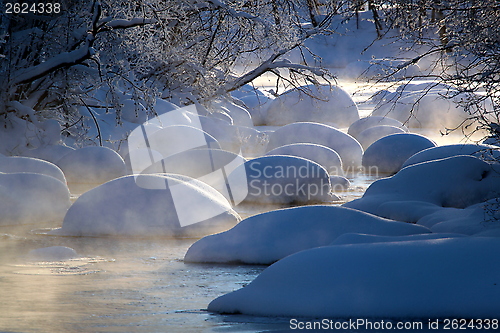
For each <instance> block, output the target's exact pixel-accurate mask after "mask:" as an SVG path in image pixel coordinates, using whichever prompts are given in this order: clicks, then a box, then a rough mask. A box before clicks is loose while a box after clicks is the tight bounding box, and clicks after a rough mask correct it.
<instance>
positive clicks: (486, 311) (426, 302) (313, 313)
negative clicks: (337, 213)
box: [208, 237, 500, 319]
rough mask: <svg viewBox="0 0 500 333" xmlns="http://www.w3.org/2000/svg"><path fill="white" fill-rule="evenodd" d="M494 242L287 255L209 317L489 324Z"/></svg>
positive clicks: (497, 278) (495, 291)
mask: <svg viewBox="0 0 500 333" xmlns="http://www.w3.org/2000/svg"><path fill="white" fill-rule="evenodd" d="M499 251H500V239H498V238H484V237H463V238H452V239H436V240H420V241H406V242H388V243H375V244H354V245H338V246H327V247H320V248H315V249H310V250H306V251H302V252H299V253H296V254H294V255H291V256H288V257H286V258H284V259H282V260H280V261H278V262H277V263H275V264H274V265H272V266H270V267H268V268H267V269H266V270H264V271H263V272H262V273H261V274H260V275H259V276H258V277H257V278H256V279H255V280H254V281H253V282H251V283H250V284H249V285H247V286H246V287H244V288H242V289H240V290H237V291H235V292H232V293H229V294H226V295H224V296H221V297H219V298H217V299H215V300H213V301H212V302H211V303H210V304H209V306H208V310H209V311H214V312H219V313H242V314H247V315H259V316H286V317H295V318H296V317H314V318H332V317H333V318H384V319H422V318H429V319H431V318H432V319H434V318H497V317H498V313H500V288H498V285H499V284H500V263H499V261H498V258H497V257H496V256H495V255H492V254H493V253H498V252H499Z"/></svg>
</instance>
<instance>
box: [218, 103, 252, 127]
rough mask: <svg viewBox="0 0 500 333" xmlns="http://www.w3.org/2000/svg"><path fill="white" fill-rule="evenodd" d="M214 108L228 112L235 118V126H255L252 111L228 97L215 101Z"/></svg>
mask: <svg viewBox="0 0 500 333" xmlns="http://www.w3.org/2000/svg"><path fill="white" fill-rule="evenodd" d="M212 108H213V109H216V110H221V111H223V112H224V113H227V114H228V115H229V116H230V117H231V118H232V119H233V125H235V126H246V127H252V126H253V121H252V117H251V115H250V113H249V112H248V111H247V110H246V109H245V108H243V107H241V106H239V105H236V104H235V103H232V102H230V101H228V100H226V99H223V100H218V101H215V102H213V103H212Z"/></svg>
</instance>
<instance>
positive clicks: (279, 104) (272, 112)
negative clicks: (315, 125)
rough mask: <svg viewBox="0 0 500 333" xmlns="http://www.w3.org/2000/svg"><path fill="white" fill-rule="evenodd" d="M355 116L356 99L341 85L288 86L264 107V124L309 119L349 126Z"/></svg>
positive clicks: (287, 122) (354, 119) (271, 124)
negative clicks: (265, 112)
mask: <svg viewBox="0 0 500 333" xmlns="http://www.w3.org/2000/svg"><path fill="white" fill-rule="evenodd" d="M358 119H359V114H358V107H357V106H356V103H354V101H353V100H352V98H351V96H349V94H348V93H347V92H345V91H344V90H343V89H342V88H340V87H337V86H328V85H322V86H315V85H308V86H303V87H299V88H294V89H291V90H288V91H286V92H284V93H283V94H281V95H280V96H279V97H277V98H275V99H274V100H273V101H272V102H271V104H270V105H269V107H268V109H267V118H266V124H267V125H270V126H281V125H287V124H291V123H295V122H300V121H307V122H309V121H310V122H319V123H329V124H334V125H335V126H338V127H349V125H351V124H352V123H353V122H355V121H356V120H358Z"/></svg>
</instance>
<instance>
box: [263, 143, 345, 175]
mask: <svg viewBox="0 0 500 333" xmlns="http://www.w3.org/2000/svg"><path fill="white" fill-rule="evenodd" d="M266 155H290V156H297V157H302V158H305V159H308V160H311V161H313V162H316V163H318V164H319V165H321V166H322V167H324V168H325V169H326V170H327V171H328V173H329V174H331V175H343V174H344V172H343V168H342V160H341V158H340V155H339V154H338V153H337V152H336V151H335V150H333V149H331V148H328V147H326V146H323V145H318V144H313V143H293V144H289V145H285V146H280V147H278V148H274V149H273V150H271V151H269V152H267V153H266Z"/></svg>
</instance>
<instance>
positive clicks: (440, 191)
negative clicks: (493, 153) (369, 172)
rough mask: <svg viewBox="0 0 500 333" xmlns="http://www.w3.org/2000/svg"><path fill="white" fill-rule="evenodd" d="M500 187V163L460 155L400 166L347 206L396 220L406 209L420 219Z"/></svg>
mask: <svg viewBox="0 0 500 333" xmlns="http://www.w3.org/2000/svg"><path fill="white" fill-rule="evenodd" d="M498 188H500V167H499V166H498V165H495V164H488V163H486V162H484V161H482V160H480V159H479V158H476V157H473V156H462V155H461V156H454V157H449V158H445V159H441V160H436V161H430V162H425V163H420V164H415V165H412V166H409V167H406V168H404V169H401V171H399V172H398V173H397V174H395V175H394V176H392V177H389V178H384V179H379V180H377V181H376V182H374V183H373V184H371V185H370V186H369V187H368V189H367V190H366V192H365V194H364V195H363V197H362V198H360V199H356V200H353V201H351V202H348V203H346V204H344V206H345V207H350V208H354V209H359V210H362V211H365V212H369V213H372V214H375V215H379V216H384V217H387V218H393V219H399V218H398V216H400V215H401V214H402V212H401V211H402V210H406V211H407V212H411V214H412V215H414V216H415V218H421V217H423V216H425V215H427V214H431V213H434V212H435V211H437V210H439V209H441V208H440V207H454V208H465V207H468V206H471V205H474V204H477V203H480V202H484V201H487V200H489V199H492V198H495V197H497V196H498ZM405 207H406V208H405ZM417 213H418V214H417ZM416 215H421V216H416Z"/></svg>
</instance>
